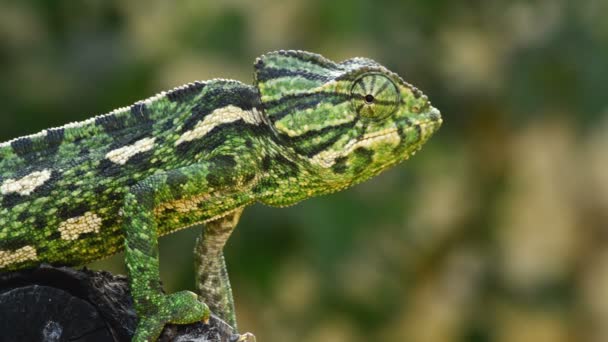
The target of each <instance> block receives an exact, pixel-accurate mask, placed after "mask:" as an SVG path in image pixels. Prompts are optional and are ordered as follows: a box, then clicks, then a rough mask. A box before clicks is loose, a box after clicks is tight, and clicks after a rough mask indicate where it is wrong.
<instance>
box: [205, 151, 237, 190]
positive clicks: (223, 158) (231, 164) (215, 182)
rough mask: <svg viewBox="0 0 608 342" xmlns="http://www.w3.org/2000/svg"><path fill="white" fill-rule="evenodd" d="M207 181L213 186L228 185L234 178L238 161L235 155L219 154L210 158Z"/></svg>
mask: <svg viewBox="0 0 608 342" xmlns="http://www.w3.org/2000/svg"><path fill="white" fill-rule="evenodd" d="M209 163H210V166H209V174H208V175H207V177H206V178H207V182H208V183H209V185H211V186H213V187H219V186H222V185H227V184H229V183H230V181H231V180H232V179H233V178H234V171H235V170H234V168H235V167H236V161H235V160H234V157H233V156H230V155H219V156H215V157H213V158H212V159H210V160H209Z"/></svg>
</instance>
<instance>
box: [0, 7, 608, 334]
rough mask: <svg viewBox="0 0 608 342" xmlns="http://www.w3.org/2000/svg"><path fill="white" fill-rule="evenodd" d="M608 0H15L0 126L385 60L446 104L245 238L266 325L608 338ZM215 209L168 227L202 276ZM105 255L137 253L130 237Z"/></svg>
mask: <svg viewBox="0 0 608 342" xmlns="http://www.w3.org/2000/svg"><path fill="white" fill-rule="evenodd" d="M606 13H608V1H605V0H595V1H593V0H588V1H567V0H541V1H483V0H478V1H447V0H419V1H397V0H385V1H362V0H358V1H357V0H355V1H345V0H333V1H323V0H297V1H287V0H284V1H271V0H258V1H245V0H230V1H200V0H199V1H195V0H190V1H161V0H153V1H118V0H114V1H102V0H87V1H68V0H63V1H43V0H39V1H10V0H2V1H1V2H0V103H1V104H2V106H1V109H0V140H8V139H10V138H13V137H16V136H20V135H24V134H30V133H35V132H37V131H40V130H42V129H44V128H48V127H53V126H60V125H63V124H65V123H67V122H70V121H77V120H82V119H85V118H88V117H90V116H92V115H95V114H101V113H104V112H109V111H111V110H112V109H114V108H117V107H121V106H125V105H128V104H131V103H133V102H135V101H137V100H139V99H143V98H146V97H149V96H151V95H153V94H155V93H157V92H159V91H161V90H165V89H170V88H172V87H174V86H178V85H180V84H183V83H186V82H190V81H193V80H205V79H209V78H214V77H221V78H234V79H238V80H241V81H244V82H246V83H250V82H251V80H252V70H253V69H252V63H253V61H254V59H255V57H257V56H258V55H260V54H262V53H264V52H267V51H270V50H276V49H304V50H310V51H314V52H318V53H321V54H323V55H325V56H326V57H329V58H331V59H334V60H342V59H346V58H350V57H353V56H365V57H370V58H373V59H376V60H377V61H379V62H381V63H382V64H384V65H386V66H387V67H389V68H390V69H392V70H394V71H396V72H398V73H399V74H400V75H402V76H403V77H404V78H405V79H406V80H408V81H409V82H410V83H412V84H414V85H416V86H417V87H419V88H420V89H421V90H423V91H424V92H425V93H426V94H427V95H428V96H429V98H430V99H431V100H432V101H433V104H434V105H435V106H436V107H437V108H439V109H440V110H441V112H442V114H443V117H444V125H443V127H442V129H441V130H440V131H439V133H438V134H437V135H436V136H435V137H434V138H432V139H431V141H430V142H429V143H428V144H427V146H425V148H423V150H422V152H421V153H419V154H418V155H416V156H415V158H412V159H411V160H410V161H408V162H407V163H405V164H404V165H401V166H399V167H397V168H395V169H393V170H390V171H389V172H386V173H384V174H382V175H381V176H379V177H376V178H375V179H373V180H371V181H369V182H367V183H364V184H362V185H359V186H357V187H355V188H353V189H350V190H348V191H344V192H342V193H339V194H335V195H331V196H326V197H321V198H314V199H311V200H308V201H305V202H303V203H301V204H299V205H297V206H295V207H291V208H287V209H273V208H266V207H263V206H259V205H258V206H254V207H252V208H250V209H249V210H246V211H245V214H244V216H243V219H242V221H241V224H240V226H239V228H238V229H237V230H236V232H235V233H234V235H233V237H232V239H231V240H230V241H229V246H228V248H227V251H226V253H227V261H228V264H229V270H230V274H231V279H232V284H233V288H234V292H235V297H236V303H237V311H238V317H239V322H240V328H241V330H243V331H251V332H254V333H255V334H256V335H257V337H258V340H259V341H262V342H263V341H282V342H290V341H329V342H334V341H335V342H341V341H349V342H351V341H429V342H430V341H539V342H543V341H607V340H608V248H607V247H608V229H607V228H608V90H607V89H608V87H607V86H606V83H607V82H608V20H606ZM199 231H200V227H198V228H194V229H189V230H185V231H182V232H180V233H177V234H173V235H171V236H168V237H165V238H163V239H162V241H161V271H162V274H163V279H164V282H165V284H166V288H167V289H168V290H169V291H174V290H177V289H184V288H190V289H193V270H192V253H190V251H191V250H192V248H193V245H194V240H195V237H196V236H197V234H198V232H199ZM93 266H94V267H95V268H103V269H109V270H112V271H114V272H124V266H123V261H122V259H121V255H119V256H116V257H113V258H110V259H107V260H104V261H100V262H97V263H95V264H94V265H93Z"/></svg>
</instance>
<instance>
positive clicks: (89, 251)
mask: <svg viewBox="0 0 608 342" xmlns="http://www.w3.org/2000/svg"><path fill="white" fill-rule="evenodd" d="M254 67H255V72H254V78H255V82H254V85H253V86H250V85H245V84H243V83H240V82H237V81H231V80H219V79H216V80H210V81H206V82H195V83H191V84H188V85H185V86H182V87H179V88H175V89H173V90H171V91H168V92H162V93H160V94H158V95H156V96H154V97H152V98H149V99H147V100H144V101H140V102H137V103H135V104H134V105H132V106H129V107H126V108H121V109H118V110H115V111H113V112H111V113H109V114H106V115H102V116H97V117H94V118H92V119H89V120H86V121H83V122H78V123H72V124H68V125H65V126H63V127H59V128H53V129H47V130H44V131H42V132H40V133H38V134H34V135H30V136H26V137H21V138H17V139H14V140H11V141H9V142H6V143H2V144H0V270H1V271H10V270H17V269H23V268H29V267H35V266H36V265H39V264H41V263H50V264H54V265H82V264H85V263H87V262H90V261H92V260H96V259H99V258H103V257H106V256H109V255H112V254H114V253H116V252H118V251H120V250H123V249H124V250H125V259H126V264H127V269H128V272H129V275H130V286H131V293H132V296H133V298H134V304H135V308H136V311H137V314H138V318H139V321H138V326H137V330H136V332H135V336H134V340H137V341H143V340H154V339H156V338H157V337H158V336H159V334H160V333H161V331H162V329H163V327H164V325H165V324H166V323H169V322H171V323H180V324H182V323H183V324H185V323H192V322H195V321H199V320H205V319H206V318H207V317H208V316H209V308H208V307H207V305H209V307H210V308H211V310H212V311H214V312H216V313H217V314H218V315H220V317H222V318H224V319H225V320H227V321H228V322H229V323H232V324H233V325H234V324H235V323H236V322H235V319H234V309H233V304H232V294H231V290H230V284H229V282H228V277H227V273H226V269H225V265H224V260H223V256H222V248H223V246H224V244H225V242H226V240H227V239H228V237H229V235H230V232H231V231H232V229H234V227H235V225H236V223H237V222H238V218H239V216H240V214H241V212H242V210H243V208H244V207H246V206H248V205H250V204H253V203H255V202H261V203H264V204H267V205H270V206H278V207H280V206H288V205H291V204H294V203H296V202H298V201H301V200H303V199H306V198H309V197H311V196H315V195H321V194H327V193H331V192H334V191H338V190H341V189H344V188H346V187H349V186H351V185H353V184H355V183H359V182H361V181H363V180H366V179H368V178H370V177H372V176H374V175H376V174H378V173H379V172H381V171H382V170H385V169H387V168H388V167H390V166H392V165H395V164H397V163H399V162H401V161H403V160H405V159H407V158H408V157H410V156H411V155H412V154H414V153H415V151H417V150H418V149H420V147H421V146H422V145H423V143H424V142H425V141H426V140H427V139H428V138H429V137H430V136H431V135H432V133H434V132H435V131H436V130H437V129H438V128H439V126H440V125H441V117H440V114H439V111H438V110H437V109H435V108H433V107H432V106H431V104H430V102H429V101H428V99H427V97H426V96H425V95H423V94H422V93H421V92H420V91H419V90H418V89H416V88H415V87H413V86H411V85H409V84H408V83H406V82H404V81H403V80H402V79H401V78H400V77H399V76H397V75H396V74H394V73H392V72H390V71H388V70H387V69H385V68H384V67H383V66H381V65H379V64H378V63H376V62H374V61H372V60H370V59H365V58H354V59H349V60H346V61H343V62H340V63H335V62H332V61H330V60H328V59H325V58H323V57H322V56H319V55H316V54H312V53H308V52H302V51H278V52H273V53H269V54H266V55H263V56H262V57H260V58H258V59H257V60H256V62H255V65H254ZM198 223H206V228H205V229H204V233H203V235H202V236H201V238H200V239H199V241H198V243H197V247H196V252H197V254H198V257H199V258H198V261H197V265H196V267H197V276H198V283H199V284H198V286H199V288H198V289H199V296H200V300H199V298H197V295H195V294H193V293H191V292H187V291H183V292H178V293H174V294H170V295H165V294H163V292H162V289H161V287H160V284H159V270H158V247H157V238H158V236H160V235H164V234H168V233H171V232H173V231H175V230H177V229H181V228H186V227H189V226H192V225H195V224H198ZM204 303H206V304H207V305H206V304H204Z"/></svg>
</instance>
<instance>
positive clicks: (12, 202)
mask: <svg viewBox="0 0 608 342" xmlns="http://www.w3.org/2000/svg"><path fill="white" fill-rule="evenodd" d="M27 200H28V197H27V196H21V195H19V194H15V193H10V194H7V195H4V197H2V207H3V208H6V209H12V208H13V207H15V206H16V205H18V204H21V203H24V202H26V201H27Z"/></svg>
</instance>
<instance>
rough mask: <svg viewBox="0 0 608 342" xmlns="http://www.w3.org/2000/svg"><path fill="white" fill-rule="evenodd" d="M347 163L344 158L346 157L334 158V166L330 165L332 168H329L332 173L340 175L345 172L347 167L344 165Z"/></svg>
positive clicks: (346, 159)
mask: <svg viewBox="0 0 608 342" xmlns="http://www.w3.org/2000/svg"><path fill="white" fill-rule="evenodd" d="M347 161H348V158H346V157H338V158H336V160H335V163H334V165H332V167H331V169H332V171H333V172H335V173H340V174H341V173H345V172H346V170H347V165H346V164H347Z"/></svg>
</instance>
